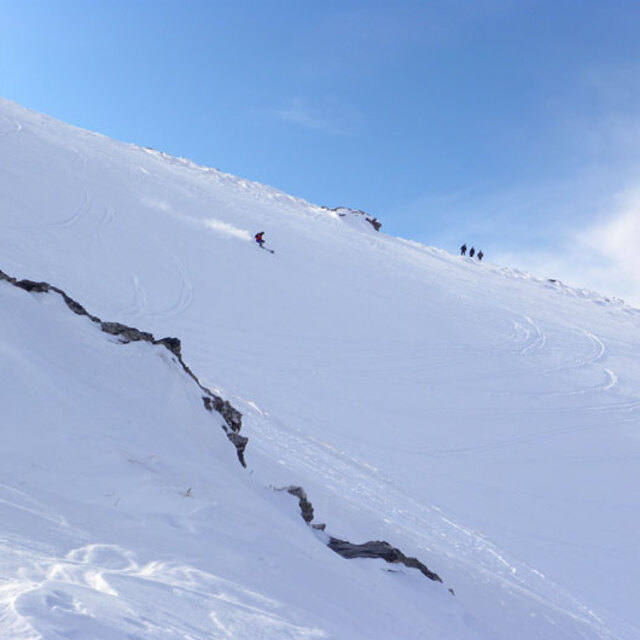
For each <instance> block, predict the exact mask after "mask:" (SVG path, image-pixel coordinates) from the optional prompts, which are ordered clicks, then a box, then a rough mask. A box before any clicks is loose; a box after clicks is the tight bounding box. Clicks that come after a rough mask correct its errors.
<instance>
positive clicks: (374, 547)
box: [276, 485, 455, 595]
mask: <svg viewBox="0 0 640 640" xmlns="http://www.w3.org/2000/svg"><path fill="white" fill-rule="evenodd" d="M276 491H286V492H287V493H289V494H291V495H292V496H295V497H296V498H298V506H299V507H300V515H301V516H302V519H303V520H304V521H305V522H306V523H307V525H309V526H310V527H311V528H312V529H315V530H316V531H324V530H325V528H326V525H325V524H315V523H314V522H313V516H314V514H313V505H312V504H311V502H310V501H309V499H308V498H307V494H306V492H305V490H304V489H303V488H302V487H298V486H294V485H291V486H288V487H281V488H278V489H276ZM321 535H322V534H321ZM326 544H327V546H328V547H329V549H331V551H335V553H337V554H338V555H339V556H342V557H343V558H346V559H347V560H351V559H353V558H381V559H382V560H384V561H385V562H388V563H389V564H403V565H404V566H405V567H409V568H410V569H418V571H420V573H422V575H423V576H426V577H427V578H429V580H433V581H434V582H442V578H441V577H440V576H439V575H438V574H437V573H434V572H433V571H431V570H430V569H429V568H428V567H427V565H425V564H423V563H422V562H420V560H418V559H417V558H414V557H409V556H405V555H404V553H402V551H400V549H398V548H397V547H393V546H391V545H390V544H389V543H388V542H386V541H385V540H370V541H369V542H363V543H362V544H355V543H353V542H348V541H347V540H340V538H334V537H333V536H331V535H328V542H326ZM449 592H450V593H451V595H455V594H454V593H453V589H449Z"/></svg>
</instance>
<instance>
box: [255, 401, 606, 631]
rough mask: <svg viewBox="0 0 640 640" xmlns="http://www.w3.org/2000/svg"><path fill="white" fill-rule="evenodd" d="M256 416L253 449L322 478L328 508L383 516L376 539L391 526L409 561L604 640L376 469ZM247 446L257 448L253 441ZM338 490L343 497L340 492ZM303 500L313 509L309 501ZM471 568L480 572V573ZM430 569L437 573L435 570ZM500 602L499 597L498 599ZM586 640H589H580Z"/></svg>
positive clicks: (474, 537)
mask: <svg viewBox="0 0 640 640" xmlns="http://www.w3.org/2000/svg"><path fill="white" fill-rule="evenodd" d="M263 415H265V412H264V411H262V410H259V411H256V412H255V413H254V415H253V416H252V417H253V419H254V420H256V421H257V422H258V424H257V425H255V431H256V432H259V433H260V445H259V446H264V445H267V446H268V447H269V448H273V451H272V452H271V453H270V454H268V455H271V456H273V457H275V458H277V459H281V460H283V464H285V465H286V467H287V468H288V469H289V470H290V472H292V473H294V474H301V475H305V476H311V477H322V478H323V483H324V485H325V486H327V487H332V488H333V491H334V493H335V495H336V502H339V503H342V504H343V505H344V504H345V503H350V504H351V506H350V507H349V508H350V509H353V510H355V511H365V512H368V513H369V515H370V516H376V515H377V514H381V513H386V514H388V517H387V518H385V519H384V521H383V522H380V523H378V524H379V525H380V527H379V528H381V529H382V530H385V529H386V530H387V531H386V533H384V535H385V536H387V537H388V538H390V542H391V543H393V533H394V522H402V523H403V524H402V528H401V529H399V530H398V533H401V534H402V535H403V537H405V538H407V537H408V539H409V540H411V542H412V543H413V544H414V545H415V548H416V549H418V551H417V552H416V553H417V555H418V556H419V557H420V558H421V559H422V560H423V561H426V563H427V565H430V564H432V563H430V562H429V558H430V557H445V558H447V559H448V561H449V563H450V565H451V567H457V568H458V570H460V569H461V568H464V570H465V572H467V573H469V574H472V575H475V576H476V580H478V581H482V582H490V583H493V584H494V585H496V586H497V587H500V588H502V589H505V590H506V592H507V593H509V594H511V597H512V598H515V599H519V598H522V600H523V601H527V600H530V599H533V600H534V601H536V602H538V603H540V604H541V605H542V606H544V607H546V608H547V609H548V610H549V611H550V612H552V613H555V614H560V615H561V616H562V617H567V618H571V619H572V620H574V621H575V622H576V623H579V624H580V625H581V626H584V627H585V628H588V629H590V630H592V631H595V632H596V633H597V634H598V636H599V637H601V638H609V637H610V634H609V632H608V630H607V629H606V627H605V626H604V624H603V623H602V621H601V620H600V619H599V618H598V617H597V616H596V615H595V614H594V613H593V612H592V611H591V610H590V609H589V608H588V607H587V606H585V605H584V604H582V603H581V602H579V601H578V600H577V599H575V598H573V597H572V596H570V595H569V594H567V593H565V592H564V591H563V590H562V589H561V588H560V587H558V586H556V585H554V584H553V583H551V582H550V581H549V580H547V579H546V578H545V577H544V575H543V574H541V573H540V572H539V571H536V570H535V569H533V568H531V567H529V566H527V565H526V564H524V563H521V562H517V561H515V560H514V559H512V558H509V557H508V554H506V553H505V552H504V551H502V550H500V549H499V548H498V547H497V546H496V545H495V544H493V543H491V542H490V541H489V540H487V539H486V538H485V537H484V536H483V535H482V534H481V533H478V532H476V531H473V530H472V529H469V528H468V527H465V526H464V525H462V524H461V523H459V522H456V521H455V519H454V518H452V517H451V516H449V515H447V514H445V512H444V511H442V510H441V509H439V508H437V507H435V506H430V505H424V504H421V503H419V502H417V501H415V500H414V499H413V498H411V497H409V496H408V495H407V493H406V492H405V491H402V490H400V489H398V488H397V487H396V486H395V485H394V483H393V482H392V481H391V480H390V479H389V478H388V477H386V476H384V475H383V474H381V473H380V472H379V471H378V470H377V469H375V468H374V467H372V466H371V465H369V464H366V463H363V462H361V461H359V460H357V459H356V458H354V457H353V456H351V455H349V454H348V453H347V452H345V451H343V450H340V449H338V448H336V447H334V446H333V445H331V444H330V443H326V442H322V441H318V440H317V439H315V438H313V437H306V436H303V435H301V434H300V433H299V432H296V431H295V430H292V429H289V428H287V427H286V426H285V425H282V424H281V423H279V421H277V420H274V419H273V418H270V419H268V420H267V419H264V418H263V417H262V416H263ZM274 426H275V428H274ZM253 446H254V447H256V446H258V444H257V442H256V440H255V436H254V442H253ZM363 478H366V482H363ZM343 487H345V488H346V490H342V488H343ZM354 487H355V490H354ZM309 499H310V500H311V502H312V503H313V495H312V494H310V495H309ZM325 520H326V523H327V530H328V531H329V532H330V533H331V534H335V535H338V536H339V535H340V533H341V532H340V531H339V529H338V527H339V523H334V522H333V521H332V519H331V513H327V514H322V515H321V516H320V520H318V517H316V521H322V522H324V521H325ZM379 534H380V532H378V533H376V535H379ZM406 551H407V550H406V549H405V552H406ZM411 553H412V554H413V553H414V551H413V550H412V551H411ZM478 564H480V566H481V569H480V572H478V568H477V567H478ZM430 568H432V569H435V570H438V571H441V572H442V567H435V566H431V567H430ZM441 575H442V573H441ZM442 577H443V579H444V581H445V585H446V586H447V587H449V586H451V587H453V588H454V589H455V588H456V585H455V584H451V583H450V582H449V581H448V580H447V577H446V575H442ZM503 597H507V596H506V594H504V596H503ZM552 624H555V623H552ZM587 637H593V635H592V634H589V635H585V638H587Z"/></svg>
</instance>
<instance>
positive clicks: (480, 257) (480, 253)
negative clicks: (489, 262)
mask: <svg viewBox="0 0 640 640" xmlns="http://www.w3.org/2000/svg"><path fill="white" fill-rule="evenodd" d="M483 256H484V253H482V251H478V260H482V257H483Z"/></svg>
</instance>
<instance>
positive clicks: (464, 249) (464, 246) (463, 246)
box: [460, 242, 467, 256]
mask: <svg viewBox="0 0 640 640" xmlns="http://www.w3.org/2000/svg"><path fill="white" fill-rule="evenodd" d="M466 253H467V243H466V242H465V244H463V245H462V246H461V247H460V255H461V256H464V255H465V254H466Z"/></svg>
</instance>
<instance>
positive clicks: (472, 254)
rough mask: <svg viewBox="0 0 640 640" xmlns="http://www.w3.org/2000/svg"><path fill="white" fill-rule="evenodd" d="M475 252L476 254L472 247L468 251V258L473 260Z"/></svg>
mask: <svg viewBox="0 0 640 640" xmlns="http://www.w3.org/2000/svg"><path fill="white" fill-rule="evenodd" d="M475 252H476V250H475V249H474V248H473V247H471V249H469V257H470V258H473V256H474V254H475Z"/></svg>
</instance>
